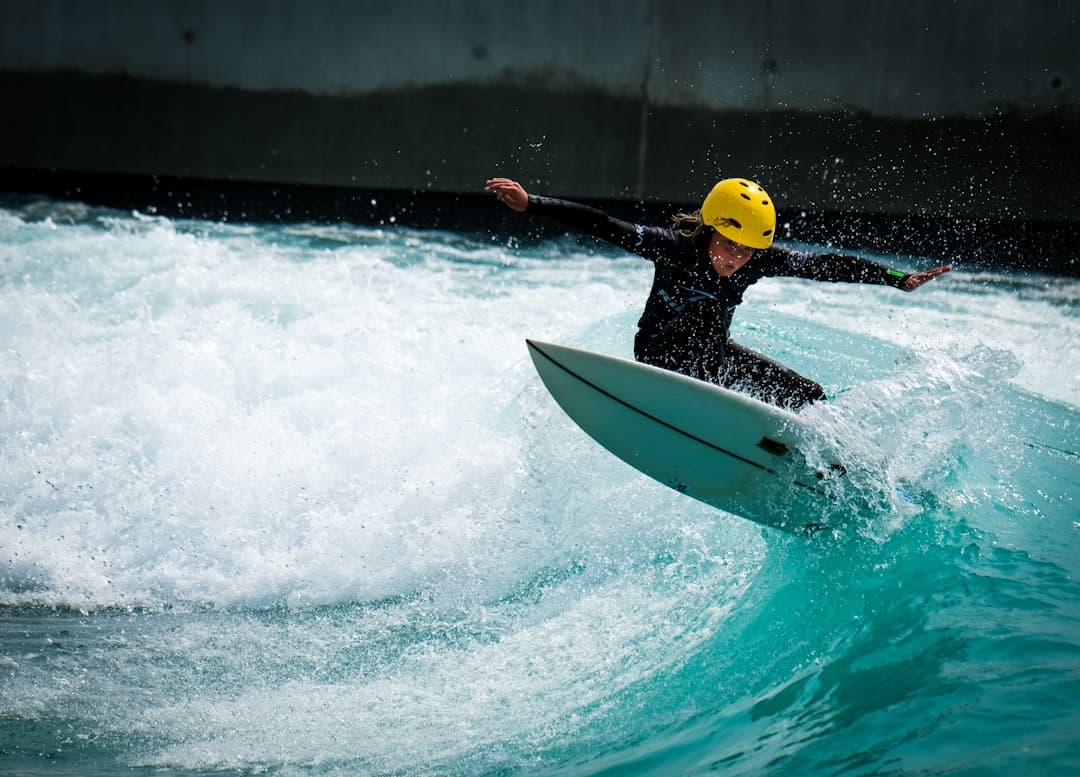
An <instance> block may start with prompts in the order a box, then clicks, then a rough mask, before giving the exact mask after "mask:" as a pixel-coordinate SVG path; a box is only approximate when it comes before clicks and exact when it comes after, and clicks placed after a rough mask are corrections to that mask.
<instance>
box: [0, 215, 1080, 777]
mask: <svg viewBox="0 0 1080 777" xmlns="http://www.w3.org/2000/svg"><path fill="white" fill-rule="evenodd" d="M888 261H890V262H892V263H894V264H901V265H902V266H907V267H913V266H919V265H922V264H924V263H925V261H924V260H919V259H917V258H897V257H890V258H888ZM648 283H649V266H648V265H647V264H645V263H644V262H642V261H641V260H638V259H635V258H633V257H627V256H623V255H620V254H618V253H617V252H615V251H612V250H609V249H606V248H603V247H600V246H593V245H588V244H583V243H579V242H575V241H573V240H569V239H561V240H556V241H550V242H545V243H539V244H537V243H527V244H518V243H517V241H515V240H513V239H507V238H501V237H497V236H495V237H493V236H490V235H465V234H455V233H445V232H444V233H427V232H414V231H408V230H404V229H395V228H393V227H391V226H390V225H387V226H386V227H385V228H383V229H378V228H359V227H352V226H339V225H316V224H308V225H291V226H259V225H242V224H232V225H226V224H216V223H209V222H197V221H179V220H177V221H174V220H169V219H166V218H161V217H151V216H147V215H144V214H139V213H125V212H119V211H110V210H103V209H95V208H90V207H86V206H82V205H77V204H63V203H58V202H49V201H21V202H14V203H9V204H8V206H7V207H6V208H3V209H0V386H2V389H0V773H4V774H12V775H45V774H48V775H113V774H125V775H130V774H147V775H152V774H161V773H169V774H180V775H205V774H220V773H226V774H270V775H435V774H438V775H495V774H499V775H502V774H506V775H510V774H530V775H532V774H541V775H544V774H551V775H586V774H605V775H623V774H630V775H633V774H651V775H669V774H675V775H698V774H713V773H718V774H729V775H762V774H768V775H781V774H782V775H789V774H829V775H834V774H836V775H839V774H843V775H871V774H890V775H913V774H940V773H946V772H948V773H956V774H964V775H999V774H1005V775H1008V774H1021V773H1022V774H1055V775H1058V774H1066V773H1075V772H1076V771H1077V770H1080V734H1078V732H1080V705H1078V703H1077V699H1080V584H1078V582H1077V576H1078V573H1080V511H1078V509H1077V501H1076V499H1077V493H1078V486H1080V455H1078V451H1080V428H1078V415H1077V408H1078V407H1080V354H1078V350H1080V349H1077V348H1076V343H1077V342H1078V339H1080V338H1078V335H1080V317H1078V306H1077V302H1078V301H1080V282H1078V281H1077V280H1076V279H1067V278H1053V277H1045V276H1034V275H1017V274H1008V273H1004V272H1003V273H987V272H981V273H976V272H971V271H966V270H965V269H964V268H963V267H959V268H958V269H957V271H956V272H954V273H952V274H951V275H948V276H946V277H944V278H942V279H941V280H939V281H936V282H934V283H933V284H931V285H930V286H927V287H925V288H924V289H921V290H920V291H918V292H916V293H914V294H902V293H899V292H896V291H894V290H890V289H884V288H871V287H855V286H846V285H829V284H811V283H807V282H799V281H781V280H773V281H767V282H764V283H761V284H759V285H758V286H756V287H754V288H753V290H752V291H751V292H750V294H749V295H748V299H747V302H746V304H745V305H744V307H743V308H741V309H740V312H739V314H738V316H737V336H738V337H739V339H741V340H742V341H743V342H745V343H747V344H749V345H751V346H754V347H758V348H760V349H762V350H764V351H766V352H768V353H770V354H771V355H774V356H776V357H779V358H781V359H783V360H785V361H787V362H788V363H791V364H792V365H793V366H795V367H797V368H799V369H801V370H803V371H804V372H806V373H808V374H810V375H812V376H814V377H815V378H817V379H818V380H819V381H821V382H822V383H823V384H824V385H825V386H826V388H827V390H828V391H829V393H830V395H832V396H834V397H835V399H834V400H833V401H832V402H830V403H828V404H825V405H819V406H814V407H812V408H810V409H808V410H807V411H806V414H805V415H806V417H807V418H808V419H809V420H810V422H811V423H812V424H813V425H814V426H815V427H816V428H817V429H818V430H819V431H820V432H821V434H822V435H823V436H824V437H825V438H826V439H829V440H832V441H835V442H836V443H838V444H840V445H842V446H843V447H844V449H845V450H847V451H848V452H849V456H850V457H851V460H852V462H853V463H855V465H856V466H853V467H852V472H855V473H858V477H859V478H861V479H862V480H863V481H864V482H863V483H862V485H863V486H867V485H868V486H870V487H871V491H870V497H869V498H868V497H867V491H866V490H865V489H852V490H853V492H855V491H858V494H857V495H856V494H855V493H853V494H852V495H850V497H848V496H845V495H844V494H843V493H842V492H841V495H840V496H841V499H840V501H841V507H842V509H838V510H836V514H834V515H832V516H830V521H831V525H830V528H829V529H828V530H827V531H825V532H822V533H819V534H818V535H816V536H814V537H813V538H810V539H806V538H795V537H791V536H789V535H785V534H781V533H779V532H774V531H770V530H765V529H762V528H761V527H759V526H757V525H756V524H753V523H750V522H748V521H745V520H742V519H739V518H737V517H733V516H730V515H726V514H724V513H720V512H717V511H715V510H712V509H710V508H708V507H706V506H704V505H700V504H698V503H696V502H693V501H692V500H689V499H687V498H685V497H682V496H680V495H678V494H676V493H674V492H672V491H669V490H666V489H664V488H663V487H661V486H659V485H657V484H655V483H653V482H651V481H649V480H648V479H646V478H644V477H642V476H640V475H638V474H637V473H635V472H634V471H633V470H630V469H629V468H628V467H626V466H625V465H624V464H622V463H621V462H618V461H616V460H614V459H613V458H612V457H611V456H609V455H608V454H606V453H605V452H604V451H603V450H602V449H600V448H599V447H598V446H596V445H595V444H594V443H592V442H591V441H590V440H589V439H587V438H586V437H585V436H584V435H583V434H582V433H581V432H580V431H579V430H578V429H577V428H576V427H574V426H573V424H572V423H571V422H569V421H568V420H567V419H566V418H565V416H564V415H563V414H562V413H561V411H560V410H559V409H558V408H557V407H556V406H555V405H554V404H553V402H552V401H551V400H550V398H549V397H548V395H547V394H546V393H545V392H544V390H543V388H542V387H541V386H540V383H539V380H538V378H537V377H536V375H535V373H534V372H533V370H532V368H531V365H530V363H529V361H528V357H527V355H526V351H525V346H524V339H525V338H526V337H536V338H539V339H546V340H551V341H554V342H562V343H567V344H571V345H582V346H585V347H589V348H592V349H595V350H602V351H606V352H611V353H618V354H623V355H625V354H628V353H629V350H630V342H631V337H632V333H633V324H634V321H635V320H636V315H637V311H638V309H639V308H640V306H641V304H642V302H643V300H644V295H645V292H646V291H647V288H648ZM875 489H876V490H875ZM898 493H900V494H903V495H904V497H905V498H897V496H896V495H897V494H898ZM875 494H876V496H875ZM845 499H848V501H847V502H845V501H844V500H845Z"/></svg>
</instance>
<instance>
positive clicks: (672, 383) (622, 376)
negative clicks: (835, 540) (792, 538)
mask: <svg viewBox="0 0 1080 777" xmlns="http://www.w3.org/2000/svg"><path fill="white" fill-rule="evenodd" d="M526 344H527V345H528V349H529V354H530V356H531V357H532V361H533V364H534V366H535V367H536V371H537V372H538V373H539V375H540V379H541V380H542V381H543V383H544V385H545V387H546V388H547V390H548V391H549V392H550V393H551V395H552V397H554V399H555V401H556V402H557V403H558V404H559V405H560V406H561V407H562V409H563V410H564V411H566V413H567V415H569V416H570V418H571V419H572V420H573V421H574V422H575V423H576V424H577V425H578V426H580V427H581V428H582V429H583V430H584V431H585V432H586V433H587V434H588V435H589V436H591V437H592V438H593V439H594V440H596V441H597V442H598V443H600V444H601V445H602V446H604V447H605V448H607V449H608V450H609V451H610V452H611V453H613V454H615V455H616V456H618V457H619V458H620V459H622V460H623V461H625V462H626V463H627V464H629V465H631V466H632V467H635V468H636V469H638V470H640V471H641V472H643V473H645V474H646V475H648V476H649V477H651V478H653V479H655V480H657V481H659V482H660V483H663V484H664V485H666V486H668V487H670V488H673V489H675V490H676V491H678V492H680V493H682V494H686V495H687V496H690V497H693V498H695V499H697V500H699V501H701V502H704V503H706V504H708V505H712V506H713V507H717V508H720V509H721V510H724V511H725V512H729V513H733V514H735V515H739V516H742V517H744V518H748V519H750V520H753V521H757V522H758V523H761V524H763V525H766V526H771V527H774V528H777V529H782V530H784V531H789V532H794V533H806V532H807V531H813V530H814V529H816V528H819V526H818V524H817V521H816V520H815V518H816V517H817V512H816V511H815V508H814V503H815V502H817V501H820V500H825V501H826V502H827V501H828V500H830V496H829V493H828V490H827V489H826V488H825V487H824V483H823V481H824V480H826V479H827V478H829V477H833V476H836V475H837V474H838V473H842V468H841V467H839V465H834V466H833V467H825V468H824V472H823V471H822V469H820V468H817V467H815V466H812V465H811V464H809V463H808V462H807V461H806V460H805V458H804V457H803V456H802V455H801V453H800V445H801V444H803V443H805V441H806V440H808V439H810V435H812V433H813V432H812V430H811V429H810V428H809V427H808V425H807V424H806V423H805V422H804V421H803V420H802V419H800V418H799V416H798V415H796V414H795V413H791V412H789V411H786V410H783V409H781V408H778V407H774V406H772V405H768V404H766V403H764V402H761V401H759V400H757V399H754V398H753V397H750V396H747V395H745V394H740V393H738V392H735V391H731V390H728V389H725V388H722V387H720V386H716V385H713V384H711V383H706V382H704V381H701V380H697V379H694V378H690V377H687V376H685V375H680V374H678V373H675V372H670V371H668V370H664V369H660V368H658V367H653V366H651V365H648V364H640V363H638V362H635V361H632V360H630V359H624V358H620V357H618V356H610V355H605V354H599V353H593V352H591V351H586V350H582V349H579V348H571V347H567V346H563V345H556V344H553V343H545V342H540V341H536V340H526ZM793 497H794V500H793ZM793 502H794V504H795V508H794V509H792V504H793Z"/></svg>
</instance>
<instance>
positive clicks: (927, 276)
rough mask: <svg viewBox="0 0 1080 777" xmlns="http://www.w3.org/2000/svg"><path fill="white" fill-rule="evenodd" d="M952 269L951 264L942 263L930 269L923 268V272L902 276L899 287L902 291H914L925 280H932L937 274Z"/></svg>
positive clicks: (942, 273)
mask: <svg viewBox="0 0 1080 777" xmlns="http://www.w3.org/2000/svg"><path fill="white" fill-rule="evenodd" d="M951 269H952V265H951V264H943V265H941V266H940V267H935V268H934V269H932V270H925V271H924V272H917V273H912V274H911V275H909V276H908V277H906V278H904V282H903V284H901V286H900V288H901V289H903V290H904V291H915V289H917V288H919V287H920V286H922V285H923V284H924V283H926V282H927V281H932V280H934V278H936V277H938V276H939V275H944V274H945V273H947V272H949V270H951Z"/></svg>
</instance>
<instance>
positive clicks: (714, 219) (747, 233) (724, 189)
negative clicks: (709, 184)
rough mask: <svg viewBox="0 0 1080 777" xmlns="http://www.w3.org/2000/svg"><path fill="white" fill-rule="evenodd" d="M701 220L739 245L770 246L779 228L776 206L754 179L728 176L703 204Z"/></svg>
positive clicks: (713, 189)
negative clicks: (774, 233) (777, 227)
mask: <svg viewBox="0 0 1080 777" xmlns="http://www.w3.org/2000/svg"><path fill="white" fill-rule="evenodd" d="M701 220H702V221H703V222H704V223H705V224H706V226H710V227H712V228H713V229H715V230H716V231H717V232H719V233H720V234H721V235H723V236H724V237H726V238H727V239H728V240H734V241H735V242H736V243H738V244H739V245H744V246H749V247H750V248H768V247H769V246H771V245H772V240H773V232H775V231H776V208H775V207H773V203H772V198H771V197H770V196H769V195H768V193H767V192H766V191H765V190H764V189H762V188H761V187H760V186H759V185H758V184H756V183H754V182H753V181H748V180H746V179H745V178H725V179H724V180H723V181H720V183H718V184H716V186H714V187H713V188H712V191H711V192H709V196H708V197H706V198H705V202H703V203H702V204H701Z"/></svg>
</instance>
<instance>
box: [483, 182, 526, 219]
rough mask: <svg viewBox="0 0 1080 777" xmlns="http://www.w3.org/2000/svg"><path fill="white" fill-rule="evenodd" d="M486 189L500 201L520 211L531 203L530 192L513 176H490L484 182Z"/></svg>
mask: <svg viewBox="0 0 1080 777" xmlns="http://www.w3.org/2000/svg"><path fill="white" fill-rule="evenodd" d="M484 191H486V192H489V193H493V194H494V195H495V196H496V197H497V198H498V200H499V202H502V203H505V204H506V205H507V206H508V207H510V208H511V209H513V210H516V211H518V212H519V213H520V212H522V211H524V210H525V209H526V208H527V207H528V205H529V195H528V193H527V192H526V191H525V189H524V188H523V187H522V186H521V184H519V183H518V182H517V181H515V180H513V179H512V178H489V179H488V180H487V182H486V183H485V184H484Z"/></svg>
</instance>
